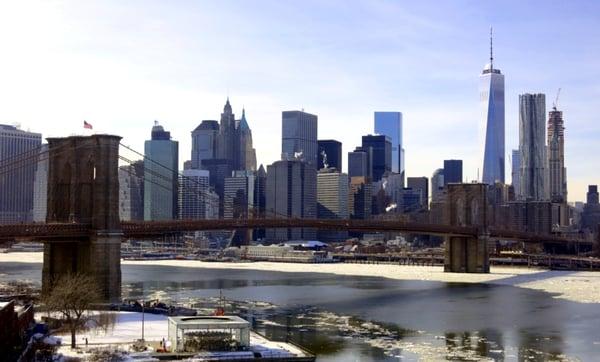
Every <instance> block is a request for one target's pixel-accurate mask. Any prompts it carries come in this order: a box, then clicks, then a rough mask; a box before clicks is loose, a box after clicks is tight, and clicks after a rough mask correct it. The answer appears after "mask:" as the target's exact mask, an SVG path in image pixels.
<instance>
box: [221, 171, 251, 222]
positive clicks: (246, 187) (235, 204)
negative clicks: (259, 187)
mask: <svg viewBox="0 0 600 362" xmlns="http://www.w3.org/2000/svg"><path fill="white" fill-rule="evenodd" d="M255 181H256V176H255V175H254V172H252V171H233V174H232V176H231V177H226V178H225V190H224V197H223V205H224V206H223V210H224V211H223V217H224V218H225V219H248V218H250V217H252V215H253V213H254V206H255V205H254V191H255V186H254V184H255Z"/></svg>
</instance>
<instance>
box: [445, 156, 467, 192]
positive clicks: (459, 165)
mask: <svg viewBox="0 0 600 362" xmlns="http://www.w3.org/2000/svg"><path fill="white" fill-rule="evenodd" d="M461 182H463V162H462V160H444V186H446V185H447V184H449V183H461Z"/></svg>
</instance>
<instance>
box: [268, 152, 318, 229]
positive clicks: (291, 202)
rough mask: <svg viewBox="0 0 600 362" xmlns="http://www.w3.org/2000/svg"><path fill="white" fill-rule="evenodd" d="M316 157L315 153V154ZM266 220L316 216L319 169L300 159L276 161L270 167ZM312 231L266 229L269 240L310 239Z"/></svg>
mask: <svg viewBox="0 0 600 362" xmlns="http://www.w3.org/2000/svg"><path fill="white" fill-rule="evenodd" d="M315 156H316V153H315ZM266 199H267V210H266V214H267V218H301V219H314V218H316V217H317V169H316V168H315V167H313V166H311V165H310V164H308V163H306V162H303V161H300V160H282V161H276V162H274V163H273V164H272V165H269V166H268V167H267V192H266ZM316 235H317V233H316V230H315V229H312V228H291V229H267V239H268V240H271V241H283V240H311V239H314V238H315V237H316Z"/></svg>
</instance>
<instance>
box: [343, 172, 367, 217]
mask: <svg viewBox="0 0 600 362" xmlns="http://www.w3.org/2000/svg"><path fill="white" fill-rule="evenodd" d="M371 197H372V191H371V182H370V180H369V179H368V178H367V177H361V176H357V177H351V178H350V191H349V193H348V209H349V211H350V217H351V218H352V219H369V218H370V217H371V211H372V204H371Z"/></svg>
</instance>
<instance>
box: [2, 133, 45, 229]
mask: <svg viewBox="0 0 600 362" xmlns="http://www.w3.org/2000/svg"><path fill="white" fill-rule="evenodd" d="M41 145H42V135H41V134H39V133H33V132H27V131H23V130H21V129H19V128H17V127H14V126H9V125H4V124H0V224H9V223H20V222H28V221H32V219H33V212H32V211H33V191H34V180H35V170H36V162H27V161H23V160H24V158H23V157H25V156H24V155H23V154H24V153H25V152H30V153H31V154H29V153H28V154H27V155H29V156H34V157H36V156H37V155H38V154H39V148H40V147H41ZM8 159H11V160H10V161H8ZM23 163H24V164H23Z"/></svg>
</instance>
